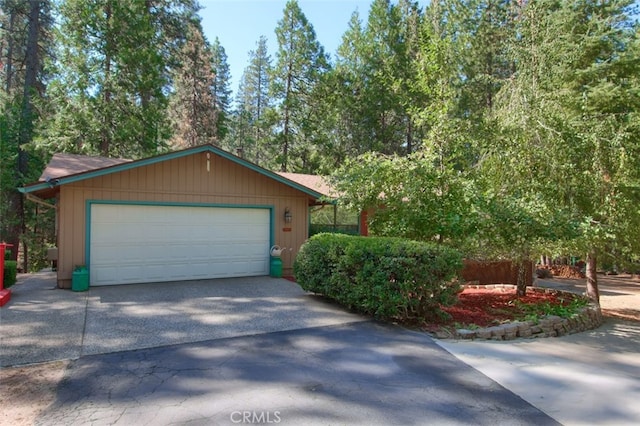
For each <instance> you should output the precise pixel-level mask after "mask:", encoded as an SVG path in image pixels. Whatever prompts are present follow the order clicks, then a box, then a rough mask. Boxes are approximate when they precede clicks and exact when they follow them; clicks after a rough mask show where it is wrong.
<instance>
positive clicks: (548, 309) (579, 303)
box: [514, 296, 589, 321]
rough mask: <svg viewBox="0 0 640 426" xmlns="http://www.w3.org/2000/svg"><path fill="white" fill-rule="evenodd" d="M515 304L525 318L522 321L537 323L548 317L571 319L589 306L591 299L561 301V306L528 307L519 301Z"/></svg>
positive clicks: (538, 305) (538, 304)
mask: <svg viewBox="0 0 640 426" xmlns="http://www.w3.org/2000/svg"><path fill="white" fill-rule="evenodd" d="M514 303H516V305H517V306H518V308H519V309H520V310H521V312H522V316H523V317H522V319H525V320H533V321H537V320H538V319H539V318H540V317H543V316H546V315H555V316H558V317H561V318H571V317H572V316H573V315H575V314H577V313H578V312H580V310H581V309H582V308H584V307H586V306H587V305H588V304H589V299H587V298H586V297H579V296H576V297H573V298H572V299H571V301H569V302H568V303H564V301H561V303H560V304H554V303H549V302H545V303H537V304H533V305H532V304H530V305H527V304H525V303H522V302H520V301H519V300H516V301H515V302H514Z"/></svg>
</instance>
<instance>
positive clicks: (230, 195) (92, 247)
mask: <svg viewBox="0 0 640 426" xmlns="http://www.w3.org/2000/svg"><path fill="white" fill-rule="evenodd" d="M301 182H302V183H301ZM20 191H21V192H23V193H25V194H26V195H27V198H29V199H32V200H34V201H38V202H42V201H44V200H50V199H54V200H55V201H54V203H53V204H54V205H55V208H56V238H57V246H58V259H57V283H58V287H61V288H69V287H70V286H71V277H72V273H73V270H74V268H75V267H77V266H81V265H82V266H86V267H87V268H88V270H89V282H90V285H92V286H96V285H112V284H130V283H154V282H162V281H178V280H193V279H210V278H223V277H242V276H259V275H268V274H269V272H270V270H269V268H270V262H269V249H270V247H272V246H273V245H279V246H280V247H283V248H285V250H284V252H283V254H282V261H283V270H284V273H285V274H288V273H291V270H292V265H293V261H294V259H295V256H296V254H297V252H298V250H299V249H300V246H301V245H302V244H303V243H304V241H305V240H306V239H307V238H308V232H309V226H308V225H309V207H310V206H316V205H319V204H323V203H327V202H330V201H327V200H328V198H327V197H328V196H330V194H329V192H330V189H329V187H328V186H327V185H326V184H325V183H324V182H323V180H322V178H321V177H318V176H315V177H311V176H309V175H296V174H279V173H275V172H272V171H269V170H267V169H264V168H262V167H259V166H258V165H256V164H254V163H251V162H249V161H247V160H245V159H243V158H241V157H238V156H236V155H233V154H231V153H229V152H227V151H224V150H222V149H220V148H218V147H216V146H214V145H202V146H197V147H193V148H188V149H184V150H181V151H174V152H170V153H167V154H162V155H158V156H154V157H150V158H145V159H141V160H137V161H131V160H125V159H114V158H104V157H89V156H84V155H74V154H56V155H54V156H53V158H52V159H51V161H50V162H49V164H48V165H47V167H46V169H45V170H44V172H43V173H42V175H41V177H40V179H39V181H38V182H35V183H32V184H29V185H26V186H25V187H23V188H20Z"/></svg>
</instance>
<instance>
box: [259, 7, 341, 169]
mask: <svg viewBox="0 0 640 426" xmlns="http://www.w3.org/2000/svg"><path fill="white" fill-rule="evenodd" d="M275 33H276V38H277V40H278V52H277V53H276V63H275V65H274V67H273V69H272V76H271V77H272V84H271V91H272V94H273V96H274V98H275V99H276V101H277V103H278V108H277V111H278V126H277V128H279V129H281V131H279V132H278V134H277V135H276V138H275V139H274V140H273V143H274V144H275V145H276V146H278V148H279V150H278V155H277V161H278V164H279V166H280V170H281V171H283V172H287V171H309V170H310V169H311V168H313V167H312V166H311V164H310V163H311V162H313V157H314V150H315V147H314V145H315V143H316V139H317V138H318V137H319V135H318V131H317V126H318V123H317V122H316V120H317V118H316V114H314V113H313V108H314V106H315V102H316V101H318V98H316V97H313V96H311V94H312V93H313V92H314V90H315V87H316V85H317V84H318V81H319V80H320V77H321V75H322V74H323V73H324V72H325V71H326V69H327V68H328V67H329V61H328V58H327V56H326V54H325V53H324V48H323V47H322V46H321V45H320V43H319V42H318V40H317V39H316V33H315V31H314V29H313V25H312V24H311V23H310V22H309V21H308V20H307V17H306V16H305V15H304V13H302V10H301V9H300V6H299V5H298V2H297V1H296V0H289V1H288V2H287V4H286V6H285V8H284V12H283V17H282V19H281V20H280V21H278V26H277V27H276V29H275Z"/></svg>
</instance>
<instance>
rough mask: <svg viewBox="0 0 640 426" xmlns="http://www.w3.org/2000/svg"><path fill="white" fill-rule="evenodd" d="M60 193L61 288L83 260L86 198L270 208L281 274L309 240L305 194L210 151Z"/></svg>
mask: <svg viewBox="0 0 640 426" xmlns="http://www.w3.org/2000/svg"><path fill="white" fill-rule="evenodd" d="M207 161H208V162H209V170H207ZM59 196H60V199H59V208H60V211H59V216H58V218H59V223H58V226H59V229H58V247H59V259H58V286H60V287H63V288H69V287H70V286H71V275H72V272H73V269H74V267H75V266H76V265H85V264H87V261H88V259H86V258H85V253H86V246H85V244H86V229H87V226H86V225H87V224H86V218H87V214H86V213H87V212H86V208H87V202H88V201H104V202H114V203H117V202H119V201H121V202H125V203H136V202H140V203H159V204H162V203H171V204H184V205H210V206H237V207H241V206H243V205H248V206H265V207H273V212H274V213H273V214H274V218H273V226H274V227H275V229H274V230H273V233H274V244H277V245H279V246H281V247H286V248H287V250H286V251H285V252H284V253H283V254H282V262H283V269H284V272H285V273H290V272H291V269H292V266H293V260H294V259H295V256H296V254H297V253H298V250H299V249H300V246H301V245H302V244H303V243H304V242H305V241H306V239H307V238H308V207H309V202H310V197H309V195H307V194H305V193H304V192H302V191H299V190H297V189H295V188H292V187H289V186H287V185H285V184H282V183H280V182H277V181H275V180H272V179H270V178H268V177H266V176H264V175H262V174H260V173H258V172H256V171H254V170H251V169H249V168H247V167H244V166H241V165H239V164H236V163H234V162H232V161H229V160H227V159H225V158H222V157H220V156H218V155H216V154H214V153H195V154H193V155H189V156H185V157H180V158H176V159H171V160H167V161H164V162H159V163H155V164H151V165H146V166H140V167H137V168H132V169H128V170H123V171H120V172H115V173H111V174H105V175H102V176H98V177H94V178H91V179H87V180H83V181H79V182H75V183H70V184H66V185H64V186H62V187H61V188H60V195H59ZM287 207H288V208H289V209H290V211H291V214H292V216H293V219H292V221H291V223H288V224H287V223H285V222H284V211H285V208H287ZM285 228H287V229H290V231H285V230H284V229H285ZM289 249H292V250H289Z"/></svg>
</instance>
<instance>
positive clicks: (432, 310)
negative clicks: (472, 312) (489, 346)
mask: <svg viewBox="0 0 640 426" xmlns="http://www.w3.org/2000/svg"><path fill="white" fill-rule="evenodd" d="M293 269H294V273H295V277H296V281H297V282H298V284H300V286H301V287H302V288H303V289H304V290H306V291H310V292H313V293H318V294H322V295H324V296H326V297H329V298H331V299H334V300H336V301H337V302H339V303H341V304H342V305H345V306H347V307H349V308H350V309H354V310H356V311H358V312H361V313H364V314H368V315H373V316H375V317H378V318H382V319H392V318H393V319H401V320H402V319H415V318H419V319H421V318H429V317H433V316H438V315H442V314H443V312H442V311H441V310H440V305H441V304H442V305H445V306H446V305H451V304H453V303H455V301H456V295H457V293H458V292H459V290H460V285H459V283H458V281H457V279H456V278H457V276H458V275H459V273H460V271H461V270H462V255H461V254H460V253H459V252H457V251H456V250H453V249H450V248H448V247H443V246H439V245H435V244H429V243H423V242H418V241H411V240H406V239H401V238H377V237H356V236H349V235H340V234H318V235H315V236H313V237H311V238H310V239H309V240H308V241H307V242H306V243H305V244H304V245H303V246H302V248H301V249H300V252H299V253H298V255H297V256H296V260H295V262H294V265H293Z"/></svg>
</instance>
